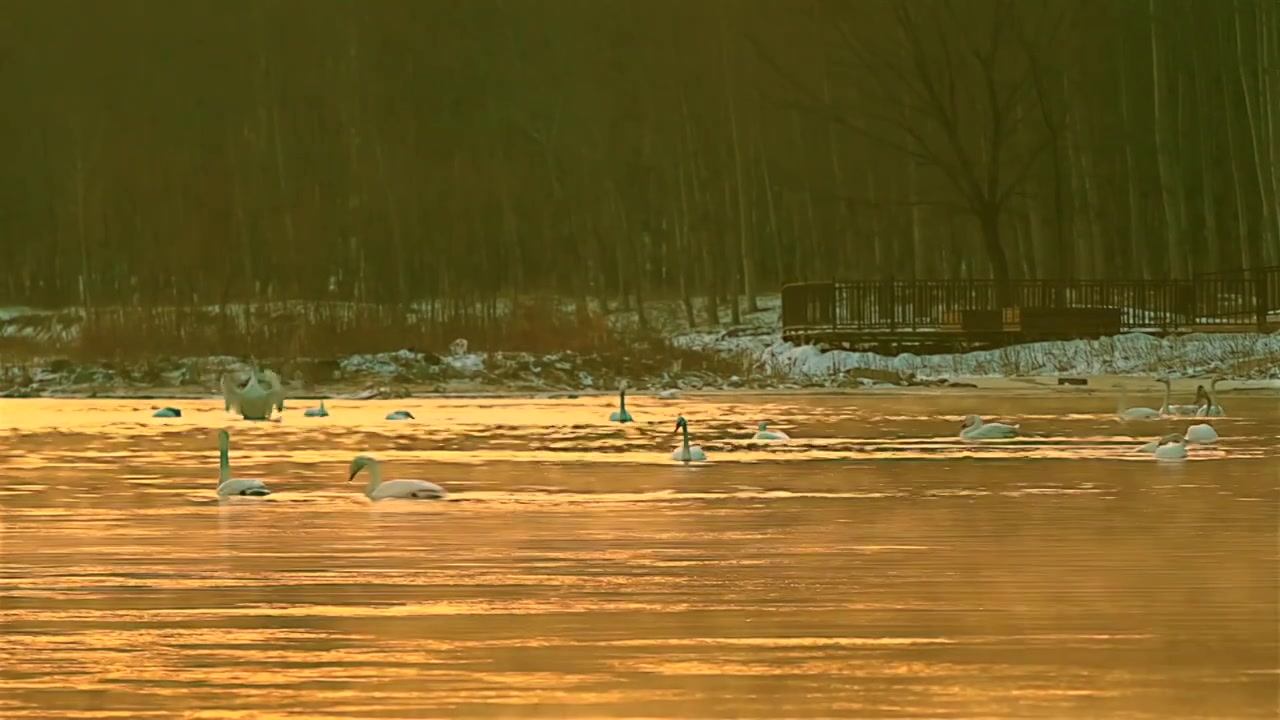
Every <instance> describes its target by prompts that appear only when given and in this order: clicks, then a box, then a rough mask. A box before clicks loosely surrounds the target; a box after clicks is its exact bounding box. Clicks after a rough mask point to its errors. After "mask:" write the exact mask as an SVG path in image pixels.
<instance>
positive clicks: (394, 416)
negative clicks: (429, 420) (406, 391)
mask: <svg viewBox="0 0 1280 720" xmlns="http://www.w3.org/2000/svg"><path fill="white" fill-rule="evenodd" d="M387 419H388V420H417V418H415V417H414V416H413V413H411V412H409V411H408V410H396V411H394V412H389V413H387Z"/></svg>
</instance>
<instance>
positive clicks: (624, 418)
mask: <svg viewBox="0 0 1280 720" xmlns="http://www.w3.org/2000/svg"><path fill="white" fill-rule="evenodd" d="M609 422H616V423H629V422H631V413H629V412H627V388H626V387H625V386H624V387H623V388H622V390H620V391H619V392H618V409H617V410H615V411H613V412H612V413H611V414H610V415H609Z"/></svg>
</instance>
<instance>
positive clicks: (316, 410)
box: [302, 400, 329, 417]
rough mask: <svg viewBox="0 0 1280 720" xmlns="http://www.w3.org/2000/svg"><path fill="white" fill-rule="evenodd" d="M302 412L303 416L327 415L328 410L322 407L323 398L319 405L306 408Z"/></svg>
mask: <svg viewBox="0 0 1280 720" xmlns="http://www.w3.org/2000/svg"><path fill="white" fill-rule="evenodd" d="M302 414H303V416H305V417H329V411H328V410H326V409H325V407H324V400H321V401H320V407H318V408H307V409H306V410H305V411H304V412H303V413H302Z"/></svg>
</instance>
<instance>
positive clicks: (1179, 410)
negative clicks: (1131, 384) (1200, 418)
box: [1157, 378, 1201, 415]
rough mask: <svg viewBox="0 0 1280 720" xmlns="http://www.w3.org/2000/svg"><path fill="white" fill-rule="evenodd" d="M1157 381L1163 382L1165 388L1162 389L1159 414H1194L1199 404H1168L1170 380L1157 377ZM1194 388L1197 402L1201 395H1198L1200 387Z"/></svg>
mask: <svg viewBox="0 0 1280 720" xmlns="http://www.w3.org/2000/svg"><path fill="white" fill-rule="evenodd" d="M1157 382H1161V383H1164V388H1165V390H1164V404H1163V405H1161V406H1160V414H1161V415H1195V414H1196V411H1197V410H1199V409H1200V405H1199V404H1193V405H1170V404H1169V395H1170V392H1171V387H1170V380H1169V378H1159V379H1158V380H1157ZM1196 390H1197V392H1196V400H1197V403H1198V401H1199V400H1200V397H1201V395H1200V391H1201V388H1197V389H1196Z"/></svg>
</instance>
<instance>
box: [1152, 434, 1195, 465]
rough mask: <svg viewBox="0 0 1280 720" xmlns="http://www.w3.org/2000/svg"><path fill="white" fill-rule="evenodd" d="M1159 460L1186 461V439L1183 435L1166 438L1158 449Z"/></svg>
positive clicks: (1162, 439) (1156, 456)
mask: <svg viewBox="0 0 1280 720" xmlns="http://www.w3.org/2000/svg"><path fill="white" fill-rule="evenodd" d="M1154 454H1155V458H1156V459H1157V460H1185V459H1186V457H1187V445H1186V439H1185V438H1183V437H1182V436H1181V435H1176V434H1175V435H1173V436H1172V437H1170V436H1165V437H1163V438H1161V439H1160V444H1159V445H1158V446H1157V447H1156V450H1155V453H1154Z"/></svg>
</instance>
